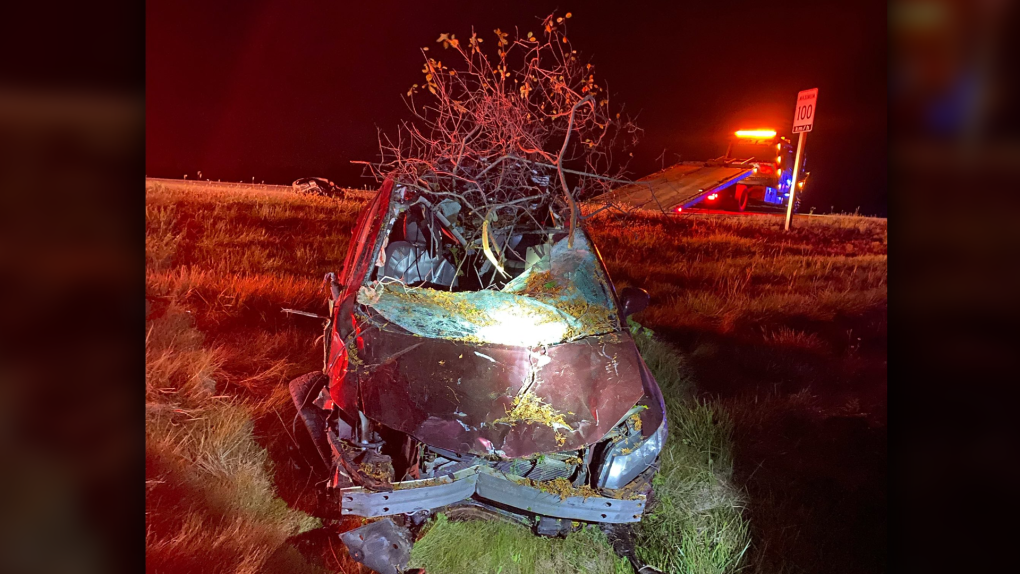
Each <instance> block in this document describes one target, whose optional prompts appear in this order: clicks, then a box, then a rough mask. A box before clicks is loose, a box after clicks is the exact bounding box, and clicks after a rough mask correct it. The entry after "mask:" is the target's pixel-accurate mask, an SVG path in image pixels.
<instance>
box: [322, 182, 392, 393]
mask: <svg viewBox="0 0 1020 574" xmlns="http://www.w3.org/2000/svg"><path fill="white" fill-rule="evenodd" d="M392 190H393V181H392V180H389V179H388V180H386V181H385V182H383V185H382V187H381V188H379V192H378V193H376V195H375V197H374V198H373V199H372V201H370V202H369V204H368V206H367V207H365V209H364V210H363V211H362V212H361V215H360V216H359V218H358V223H357V224H356V225H355V227H354V233H353V234H352V235H351V242H350V245H348V248H347V256H346V257H345V258H344V266H343V269H342V270H341V272H340V297H339V298H338V299H337V302H336V304H335V305H334V306H333V317H332V324H333V327H332V329H330V342H329V348H328V350H327V352H326V354H327V357H328V359H327V361H326V369H325V371H326V374H327V375H328V376H329V378H330V382H329V393H330V397H331V398H332V400H333V401H334V402H335V403H336V404H337V406H339V407H340V408H342V409H344V410H346V411H348V412H353V410H352V409H353V408H354V406H355V405H356V401H357V385H356V384H349V385H348V384H345V382H346V379H347V376H346V375H347V366H348V357H347V346H346V341H347V340H348V338H349V337H351V336H352V335H354V336H355V337H356V340H357V339H360V337H358V336H357V328H358V326H357V324H356V323H355V321H354V315H353V309H354V303H355V297H357V294H358V288H359V287H361V284H362V283H363V282H364V280H365V274H366V273H367V272H368V270H369V267H370V266H371V263H372V254H373V251H374V247H375V244H376V238H377V236H378V235H379V230H380V229H381V228H382V223H383V220H384V218H385V217H386V213H387V211H388V210H389V205H390V193H391V191H392ZM357 343H358V344H359V345H360V341H357Z"/></svg>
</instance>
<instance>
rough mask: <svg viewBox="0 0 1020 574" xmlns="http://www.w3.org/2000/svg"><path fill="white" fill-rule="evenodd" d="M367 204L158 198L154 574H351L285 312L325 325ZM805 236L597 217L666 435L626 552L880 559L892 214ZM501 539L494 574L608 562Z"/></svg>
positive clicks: (735, 558)
mask: <svg viewBox="0 0 1020 574" xmlns="http://www.w3.org/2000/svg"><path fill="white" fill-rule="evenodd" d="M365 197H366V196H365V195H364V194H360V195H357V196H352V198H351V199H349V200H344V201H338V200H331V199H322V198H311V197H299V196H295V195H292V194H290V193H287V192H285V191H276V190H264V189H262V190H260V189H245V188H236V189H229V188H216V189H213V188H210V187H208V186H201V185H195V186H190V187H176V186H175V187H169V186H166V185H162V184H149V185H147V188H146V198H147V205H146V267H147V269H146V298H147V323H146V357H147V365H146V435H147V444H146V501H147V558H148V568H149V570H150V571H153V572H184V571H195V570H201V571H213V572H260V571H281V572H282V571H287V572H301V571H308V572H315V571H337V570H340V571H345V572H357V571H359V569H358V566H357V564H355V563H353V562H352V561H351V560H350V559H349V558H347V557H346V555H345V553H344V550H343V548H342V546H341V545H340V544H339V542H338V541H337V542H331V539H330V538H329V537H328V536H327V537H323V536H322V535H321V534H319V533H321V532H322V531H323V529H322V528H319V526H320V523H319V521H318V520H317V519H313V518H311V517H310V516H309V514H308V513H309V512H310V511H311V510H312V509H314V508H315V506H316V504H317V499H316V492H317V491H318V488H317V485H316V484H315V482H316V480H319V479H321V477H319V476H317V475H316V473H314V472H312V471H311V470H310V467H309V465H308V463H307V461H305V460H303V458H302V454H301V451H299V450H297V449H296V448H294V446H293V444H294V443H293V440H292V439H291V435H293V434H294V433H295V431H296V430H297V431H300V430H301V429H300V428H296V429H295V428H294V427H293V425H292V422H293V414H294V411H293V407H292V406H291V404H290V399H289V396H288V394H287V389H286V382H287V381H289V380H290V379H291V378H293V377H295V376H297V375H300V374H303V373H306V372H309V371H312V370H318V369H320V368H321V362H322V356H321V346H320V344H319V343H318V342H317V341H316V339H317V338H318V337H319V336H320V335H321V333H322V332H321V328H322V323H321V322H320V321H318V320H316V319H312V318H307V317H301V316H294V315H287V314H284V313H282V312H281V311H280V310H281V308H285V307H286V308H294V309H301V310H307V311H312V312H317V313H321V312H323V307H324V301H323V297H322V295H321V287H320V285H321V280H322V276H323V274H324V273H326V272H327V271H336V270H338V269H339V267H340V265H341V263H342V259H343V256H344V254H345V252H346V249H347V243H348V240H349V234H350V229H351V226H352V225H353V222H354V219H355V217H356V215H357V212H358V210H359V208H360V207H361V205H362V204H363V202H364V198H365ZM795 224H796V228H795V230H794V231H793V232H792V233H789V234H786V233H783V232H782V231H781V230H780V229H779V228H778V226H779V225H781V222H780V220H778V219H777V218H754V217H744V218H731V217H717V216H702V217H690V218H667V217H662V216H657V215H651V214H649V215H641V216H633V215H632V216H630V217H629V218H627V219H622V218H618V217H614V216H609V215H604V214H602V215H597V216H595V217H594V218H593V219H592V220H591V221H590V230H591V232H592V235H593V236H594V238H595V241H596V242H597V244H598V246H599V249H600V251H601V253H602V255H603V257H605V260H606V263H607V266H608V267H609V270H610V273H611V275H612V277H613V279H614V281H615V282H616V283H617V286H618V287H622V286H624V285H637V286H642V287H644V288H646V289H648V290H649V292H650V293H651V294H652V305H651V306H650V307H649V309H647V310H646V311H644V312H643V313H641V314H639V315H638V316H637V317H636V319H637V320H638V321H639V322H640V323H641V324H643V325H645V327H648V328H651V329H652V330H653V331H654V333H655V335H654V337H653V336H648V335H647V334H644V332H643V331H641V330H638V331H639V334H638V336H637V339H638V341H639V345H640V346H641V347H642V353H643V355H644V356H645V359H646V361H648V362H649V365H650V366H651V367H652V368H653V370H654V371H655V373H656V376H657V378H658V380H659V382H660V385H661V386H662V387H663V391H664V394H666V397H667V401H668V405H667V410H668V411H669V416H670V422H671V435H670V440H669V442H668V444H667V447H666V449H665V451H664V454H663V471H662V472H661V473H660V479H659V480H658V481H657V483H656V498H657V499H658V503H657V506H656V509H655V511H654V512H653V514H652V515H651V516H649V517H647V518H646V519H645V521H644V522H643V526H642V530H641V532H640V534H639V540H638V545H639V554H640V555H641V557H642V558H643V559H646V560H648V561H649V562H651V563H653V564H657V565H659V566H660V567H662V568H663V569H664V570H667V571H675V572H726V571H734V570H735V569H736V568H737V567H738V566H739V567H743V568H746V569H748V570H750V571H759V572H800V571H827V572H833V571H837V572H841V571H845V572H851V571H878V570H881V567H882V565H883V564H884V546H883V544H884V542H882V541H883V540H884V512H885V511H884V507H885V498H884V496H885V494H884V481H885V468H884V465H885V458H884V456H885V455H884V452H885V451H884V444H885V442H884V440H885V414H884V413H885V410H884V409H885V317H886V225H885V221H884V220H877V219H870V218H861V217H832V218H828V217H827V218H811V219H807V218H804V219H803V220H802V219H798V220H797V221H796V222H795ZM329 522H330V524H328V525H329V526H336V527H339V528H346V527H350V526H354V525H355V524H356V523H354V522H353V521H351V522H350V523H348V524H336V525H334V524H332V521H329ZM462 524H463V523H455V522H452V521H450V522H443V523H437V524H436V525H435V526H433V528H432V529H431V530H430V531H429V533H428V534H427V535H426V537H425V539H423V544H421V548H422V549H424V550H428V551H427V552H426V551H424V550H422V549H417V548H416V554H415V557H416V560H419V561H420V562H421V564H420V565H422V566H427V567H428V571H429V572H432V573H436V574H438V573H439V572H442V571H457V568H456V564H457V562H458V554H450V553H443V552H441V551H439V550H432V549H435V548H440V547H444V546H446V547H448V546H449V545H450V544H451V542H450V541H452V540H456V539H457V537H458V536H460V537H461V539H462V540H463V539H464V537H463V533H461V534H460V535H458V532H457V529H458V528H462V526H461V525H462ZM493 528H495V527H494V526H493ZM500 528H502V530H500V532H499V533H497V534H498V536H497V535H496V534H494V535H493V538H494V539H498V540H501V541H503V542H502V543H501V545H496V546H494V547H493V548H494V552H495V549H500V551H503V552H506V554H505V556H510V557H511V560H510V563H509V564H507V566H506V567H504V568H503V572H514V571H520V572H526V571H534V568H536V567H539V568H541V565H546V566H548V565H549V564H557V571H570V569H571V568H573V569H574V570H577V571H606V572H613V571H615V569H618V568H620V564H619V561H617V560H616V559H615V557H614V556H613V555H612V553H611V552H607V551H606V548H607V546H606V541H605V540H604V538H603V539H600V538H599V536H597V535H595V534H593V533H591V532H588V531H583V532H579V533H575V534H573V535H571V537H570V538H568V539H565V540H554V541H548V540H543V541H541V542H536V541H535V540H534V539H533V538H532V537H531V536H530V534H527V533H521V532H515V531H513V530H512V529H507V528H503V527H500ZM472 531H476V530H472ZM748 540H750V543H748ZM536 544H541V545H548V548H545V547H543V548H539V547H538V546H536ZM323 546H325V548H326V550H325V551H324V552H323V551H320V550H321V549H322V548H323ZM454 546H456V544H454ZM461 547H463V548H464V549H465V550H464V551H465V552H467V550H468V549H467V547H465V546H463V544H461ZM496 555H497V554H492V555H491V556H490V558H491V557H492V556H496ZM515 556H516V557H517V559H516V560H514V559H513V557H515ZM528 557H531V558H528ZM476 560H480V558H478V557H473V558H472V561H471V562H472V563H475V561H476ZM549 560H552V561H553V562H549ZM556 560H559V562H556ZM543 561H545V562H543ZM536 564H538V565H539V566H535V565H536ZM571 564H573V566H571ZM513 565H517V566H513ZM514 568H518V569H517V570H514ZM529 569H531V570H529ZM465 571H479V570H477V567H476V569H475V570H465ZM538 571H542V570H541V569H540V570H538Z"/></svg>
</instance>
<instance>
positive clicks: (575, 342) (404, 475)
mask: <svg viewBox="0 0 1020 574" xmlns="http://www.w3.org/2000/svg"><path fill="white" fill-rule="evenodd" d="M462 210H464V211H466V209H464V208H463V207H462V206H460V205H459V204H458V203H457V202H456V201H455V200H450V199H447V200H443V201H441V202H434V201H430V200H428V199H426V198H425V197H422V196H419V195H418V194H416V193H415V192H414V191H413V190H411V189H409V188H407V187H403V186H401V185H399V184H397V185H395V184H394V182H393V181H392V180H387V181H386V182H385V183H384V184H383V185H382V187H381V188H380V190H379V191H378V193H377V194H376V195H375V197H374V198H373V199H372V200H371V201H370V202H369V204H368V206H367V207H366V208H365V209H364V211H363V212H362V214H361V215H360V219H359V220H358V223H357V225H356V227H355V230H354V233H353V237H352V240H351V243H350V248H349V250H348V253H347V257H346V260H345V262H344V266H343V270H342V272H341V273H340V274H339V275H336V274H333V273H329V274H327V275H326V279H325V281H324V287H325V290H326V294H327V296H328V301H329V302H328V305H329V316H328V318H329V321H328V324H327V325H326V333H325V337H324V349H323V353H324V369H323V371H322V372H314V373H309V374H307V375H304V376H302V377H299V378H298V379H295V380H294V381H292V382H291V383H290V390H291V395H292V397H293V399H294V402H295V405H296V406H297V410H298V415H299V416H300V418H301V419H302V420H303V421H304V422H305V424H306V426H307V427H308V431H309V433H310V436H311V437H312V441H313V442H314V443H315V446H316V449H317V451H318V453H319V455H320V456H321V458H322V460H323V462H324V465H325V466H326V467H328V468H329V480H328V485H327V487H328V488H329V489H331V491H332V492H333V493H334V494H335V495H336V500H337V501H338V502H339V507H340V512H341V513H342V514H343V515H354V516H361V517H366V518H373V517H391V518H395V519H396V520H397V521H398V522H401V523H402V524H420V523H421V522H422V521H423V520H424V519H425V518H427V517H428V515H429V514H430V513H434V512H437V511H440V510H442V511H444V512H453V511H455V510H456V509H457V508H464V507H471V508H473V509H474V510H475V511H478V510H479V509H483V510H486V511H489V512H492V513H497V514H500V515H502V516H504V517H507V516H509V517H511V518H513V519H515V520H517V521H520V522H524V523H527V524H531V525H534V526H536V529H537V531H538V532H539V533H540V534H547V535H555V534H558V533H561V532H565V531H566V530H569V529H570V528H571V525H572V524H573V525H576V524H577V523H604V524H626V523H634V522H638V521H640V520H641V517H642V514H643V512H644V510H645V504H646V496H647V494H648V493H649V491H650V488H651V479H652V477H653V475H654V473H655V472H656V471H657V469H658V460H657V459H658V455H659V452H660V451H661V449H662V447H663V444H664V443H665V440H666V434H667V427H666V417H665V412H664V411H665V407H664V405H663V400H662V396H661V394H660V391H659V387H658V385H657V383H656V381H655V379H654V378H653V377H652V375H651V373H650V372H649V369H648V367H647V366H646V365H645V363H644V362H643V360H642V358H641V356H640V354H639V353H638V350H637V347H636V346H635V343H634V341H633V339H632V338H631V335H630V333H629V331H628V329H627V328H626V317H627V316H628V315H630V314H632V313H636V312H638V311H640V310H642V309H644V308H645V307H646V306H647V304H648V294H647V293H646V292H645V291H643V290H641V289H636V288H626V289H623V290H622V292H621V293H620V294H617V293H616V290H615V288H614V286H613V284H612V282H611V281H610V278H609V275H608V273H607V271H606V268H605V266H604V264H603V262H602V259H601V257H600V255H599V253H598V250H597V249H596V247H595V246H594V245H593V244H592V242H591V240H590V238H589V237H588V235H587V233H586V232H585V231H583V229H581V228H580V227H579V228H577V229H576V230H575V231H574V236H573V238H574V240H573V242H569V241H568V240H567V239H568V238H567V236H568V231H567V230H566V229H563V226H562V224H561V225H560V226H559V227H557V226H556V225H555V224H556V223H557V222H556V221H550V225H549V227H548V228H543V229H539V230H535V231H532V232H521V233H516V234H515V233H514V232H511V231H505V230H504V231H500V232H495V233H493V234H492V242H491V245H497V246H502V248H501V249H500V252H501V253H502V256H501V258H493V257H492V253H491V252H492V249H491V248H490V243H488V242H486V244H485V246H484V248H483V249H479V248H478V247H479V246H477V245H472V244H471V243H469V242H466V241H464V239H463V233H462V232H461V231H462V229H461V228H460V227H459V225H458V220H463V218H464V217H466V214H463V213H460V211H462ZM570 243H572V246H571V245H570ZM483 250H484V251H486V252H489V254H488V255H484V256H483V255H482V254H481V253H480V252H481V251H483ZM473 256H477V259H474V260H473V261H481V262H482V264H480V265H472V264H464V262H465V260H467V259H469V258H470V257H473ZM352 555H353V554H352Z"/></svg>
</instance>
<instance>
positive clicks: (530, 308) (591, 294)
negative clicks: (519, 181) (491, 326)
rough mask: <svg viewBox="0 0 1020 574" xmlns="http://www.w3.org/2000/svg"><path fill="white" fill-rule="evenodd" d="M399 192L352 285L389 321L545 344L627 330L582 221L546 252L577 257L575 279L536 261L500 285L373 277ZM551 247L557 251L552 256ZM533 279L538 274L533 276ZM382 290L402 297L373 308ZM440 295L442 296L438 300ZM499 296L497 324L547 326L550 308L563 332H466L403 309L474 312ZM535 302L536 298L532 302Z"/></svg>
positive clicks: (427, 331) (425, 331) (401, 206)
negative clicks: (464, 286)
mask: <svg viewBox="0 0 1020 574" xmlns="http://www.w3.org/2000/svg"><path fill="white" fill-rule="evenodd" d="M400 195H401V194H400V193H398V189H396V188H395V189H394V190H393V193H392V194H391V195H390V197H389V198H388V199H389V201H388V204H387V205H386V209H385V212H384V213H383V214H382V218H383V223H382V225H380V226H379V227H378V228H377V229H376V235H375V240H374V245H373V246H372V248H371V252H370V253H371V255H369V256H368V257H366V259H367V260H368V261H370V262H371V263H370V266H371V267H370V268H369V269H367V270H366V272H365V273H364V275H363V276H362V277H361V281H360V284H359V285H358V288H357V289H358V303H361V304H363V305H367V306H369V307H373V309H374V310H375V311H376V312H377V313H380V314H381V315H383V317H384V318H386V319H387V320H388V321H390V322H393V323H395V324H397V325H399V326H401V327H403V328H405V329H407V328H408V326H411V328H410V329H408V330H410V331H411V332H417V334H420V335H422V336H434V337H436V338H447V339H454V340H463V341H468V342H476V343H502V344H509V345H514V346H520V345H525V344H526V343H527V342H531V343H536V344H541V345H548V344H558V343H562V342H568V341H573V340H578V339H582V338H586V337H590V336H597V335H604V334H608V333H622V332H625V331H626V329H625V328H624V326H625V324H626V320H625V319H624V318H623V314H622V313H621V309H622V305H621V304H620V301H619V297H618V294H617V292H616V288H615V286H614V285H613V283H612V280H611V278H610V276H609V273H608V270H607V269H606V268H605V263H604V262H603V260H602V257H601V255H600V254H599V252H598V249H597V248H596V247H595V245H594V243H593V242H592V240H591V237H590V236H589V235H588V233H587V232H586V231H585V230H584V229H583V228H581V227H578V228H577V229H576V230H575V236H574V248H573V250H572V251H571V252H568V251H567V250H566V247H565V245H566V237H567V230H562V233H557V234H555V235H554V236H553V237H554V238H555V240H554V241H552V242H551V243H552V245H553V247H554V248H555V246H559V247H558V248H555V249H553V250H552V252H550V253H549V255H548V257H549V260H548V261H547V265H550V266H552V267H556V266H557V265H558V264H560V263H561V262H562V261H563V259H564V257H573V258H574V259H575V260H576V261H573V262H572V263H576V264H577V268H576V269H574V273H575V275H574V276H573V277H574V279H573V280H572V281H571V282H569V283H565V284H562V285H559V284H557V285H553V284H554V283H559V282H558V281H557V279H558V278H557V277H553V276H550V275H548V274H549V273H552V272H554V271H555V270H554V269H551V268H549V267H547V268H546V269H545V270H542V271H540V270H539V268H538V267H537V266H531V267H527V268H525V269H524V270H523V271H522V272H521V273H519V274H518V275H516V276H515V277H513V278H512V279H510V280H509V281H507V283H506V285H504V286H503V288H502V289H478V290H455V289H450V290H442V289H436V288H433V287H425V286H420V287H414V286H411V287H407V286H404V285H403V284H402V283H396V284H395V283H394V282H389V283H387V282H384V281H382V280H381V279H380V278H379V277H377V273H378V272H379V271H380V268H381V266H382V265H383V264H384V261H385V256H384V254H383V250H385V249H386V245H387V243H388V238H389V237H390V235H391V233H392V232H393V228H394V226H395V224H396V223H397V221H398V219H399V216H400V214H401V212H402V211H405V210H406V209H407V208H408V205H409V204H407V203H404V202H402V201H401V200H400ZM375 207H376V209H381V208H382V207H383V206H382V205H378V204H377V205H376V206H375ZM444 227H445V225H444ZM365 239H368V238H365ZM553 253H555V254H556V256H555V258H554V255H553ZM366 255H367V254H366ZM578 271H582V277H584V278H587V280H585V279H580V283H578V279H579V277H578V276H577V275H576V273H577V272H578ZM540 274H545V275H540ZM533 277H534V278H533ZM535 279H538V281H536V280H535ZM545 279H548V280H545ZM536 283H538V284H539V285H538V286H537V287H538V288H537V293H536ZM529 284H530V285H529ZM579 284H583V285H584V287H585V289H584V290H583V291H584V292H583V293H582V291H581V290H579V287H578V285H579ZM543 287H546V288H547V289H546V291H545V292H542V291H543V289H542V288H543ZM386 295H397V296H400V297H403V298H404V299H405V301H404V302H403V304H402V305H398V306H395V307H392V308H389V309H387V311H389V312H388V313H387V312H380V308H377V307H376V305H379V298H380V297H385V296H386ZM423 296H431V297H433V298H432V299H428V298H423ZM440 299H441V301H439V300H440ZM504 300H505V301H504ZM501 301H504V303H503V305H502V307H503V310H502V311H501V312H502V313H503V315H502V316H499V321H500V326H501V327H507V326H517V327H520V328H536V326H535V325H532V324H531V323H529V321H530V320H531V319H532V318H534V317H538V316H541V317H544V318H543V319H540V320H539V321H540V325H538V327H540V326H541V325H550V326H551V325H553V324H554V323H556V320H554V319H550V318H549V317H551V315H552V312H558V313H559V315H560V317H558V319H560V320H563V321H564V322H565V323H567V324H568V326H567V327H565V328H564V333H565V334H564V336H563V338H562V339H560V338H558V332H557V331H555V329H552V332H549V333H546V335H547V336H544V337H543V336H539V337H537V338H531V339H528V338H524V339H514V338H507V337H505V336H494V335H496V334H494V333H490V334H489V335H487V336H486V335H484V334H468V333H466V332H462V331H457V330H458V329H464V328H467V327H465V325H463V324H461V325H459V326H458V327H456V328H455V329H454V330H453V331H451V330H449V329H445V330H444V329H434V328H426V327H425V326H424V325H422V324H420V323H419V324H417V325H408V324H406V323H408V320H407V317H406V315H408V314H414V313H415V312H418V313H421V314H424V315H429V314H428V313H422V312H421V311H420V309H423V308H426V307H428V306H429V305H430V304H433V303H436V304H437V307H436V309H434V310H435V311H437V313H436V314H439V315H444V316H449V315H451V314H452V313H451V306H456V307H457V308H458V309H465V308H466V309H467V310H468V311H469V313H472V312H473V313H477V312H478V311H479V310H484V309H487V308H488V306H490V305H494V304H496V303H499V302H501ZM579 301H580V302H582V304H584V305H585V309H586V310H585V312H584V314H578V313H577V312H576V309H577V308H578V307H577V303H578V302H579ZM534 302H538V303H540V304H533V303H534ZM589 305H590V306H591V308H592V309H591V311H590V312H589V310H588V306H589ZM599 307H601V309H599ZM508 309H514V310H515V314H518V315H519V314H525V315H528V319H527V320H525V319H524V318H521V317H511V316H506V315H505V314H506V312H507V310H508ZM603 309H604V311H603ZM398 310H399V312H398ZM516 310H519V313H516ZM568 310H570V311H573V313H570V312H568ZM497 313H498V312H497ZM387 315H388V316H387ZM596 315H597V317H596ZM514 319H516V320H518V322H517V323H515V322H514ZM507 322H508V324H507ZM402 323H405V324H402ZM415 327H417V329H416V328H415ZM539 330H541V329H539ZM455 332H459V336H458V335H456V334H453V335H451V333H455Z"/></svg>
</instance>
